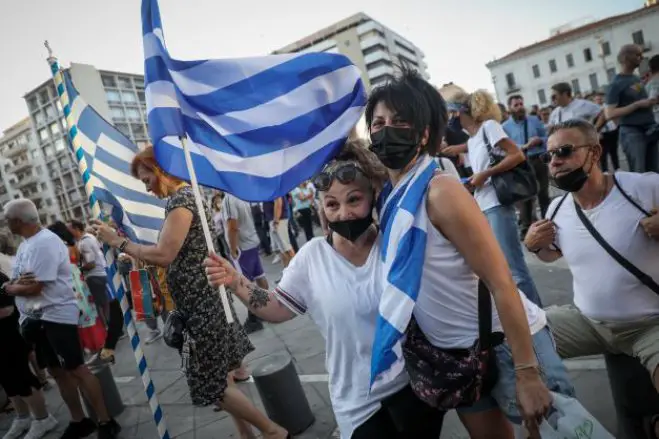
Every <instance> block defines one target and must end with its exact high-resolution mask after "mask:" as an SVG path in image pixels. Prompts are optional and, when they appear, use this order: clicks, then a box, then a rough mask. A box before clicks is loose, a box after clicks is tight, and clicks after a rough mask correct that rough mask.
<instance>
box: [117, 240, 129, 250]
mask: <svg viewBox="0 0 659 439" xmlns="http://www.w3.org/2000/svg"><path fill="white" fill-rule="evenodd" d="M129 243H130V241H129V240H128V239H124V240H123V242H122V243H121V244H120V245H119V251H120V252H122V253H123V252H125V251H126V247H128V244H129Z"/></svg>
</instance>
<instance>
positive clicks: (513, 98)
mask: <svg viewBox="0 0 659 439" xmlns="http://www.w3.org/2000/svg"><path fill="white" fill-rule="evenodd" d="M515 99H521V100H524V96H522V95H512V96H510V97H509V98H508V107H510V103H511V102H512V101H514V100H515Z"/></svg>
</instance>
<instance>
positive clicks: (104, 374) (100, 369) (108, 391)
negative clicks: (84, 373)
mask: <svg viewBox="0 0 659 439" xmlns="http://www.w3.org/2000/svg"><path fill="white" fill-rule="evenodd" d="M90 369H91V372H92V373H93V374H94V376H95V377H96V378H98V381H99V382H100V384H101V390H102V391H103V401H105V408H106V409H107V411H108V414H109V415H110V417H111V418H116V417H117V416H119V415H120V414H121V413H122V412H123V411H124V408H125V406H124V403H123V401H122V400H121V395H120V394H119V389H117V383H115V382H114V376H112V369H110V366H108V365H107V364H102V365H100V366H95V367H91V368H90ZM82 401H83V404H84V406H85V410H86V411H87V416H89V417H90V418H91V419H92V420H94V421H98V416H96V413H95V412H94V409H93V408H92V406H91V404H90V403H89V401H87V397H86V396H85V395H84V394H83V395H82Z"/></svg>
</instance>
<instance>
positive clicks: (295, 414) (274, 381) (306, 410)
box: [250, 354, 316, 435]
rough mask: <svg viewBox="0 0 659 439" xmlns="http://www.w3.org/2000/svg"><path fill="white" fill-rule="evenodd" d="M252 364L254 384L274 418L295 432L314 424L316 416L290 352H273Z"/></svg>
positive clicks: (297, 432)
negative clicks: (273, 353) (274, 353)
mask: <svg viewBox="0 0 659 439" xmlns="http://www.w3.org/2000/svg"><path fill="white" fill-rule="evenodd" d="M250 366H251V368H252V377H253V378H254V384H255V385H256V389H257V390H258V392H259V395H260V396H261V401H262V402H263V407H264V408H265V411H266V413H267V414H268V417H269V418H270V419H272V420H273V421H274V422H276V423H277V424H279V425H281V426H282V427H283V428H285V429H286V430H288V432H289V433H291V434H293V435H296V434H300V433H302V432H303V431H305V430H306V429H307V428H309V427H310V426H311V424H313V423H314V421H315V420H316V419H315V417H314V415H313V413H312V412H311V407H309V401H307V397H306V395H305V394H304V389H302V383H301V382H300V377H299V376H298V375H297V372H296V371H295V365H294V364H293V361H292V359H291V357H290V356H289V355H287V354H277V355H272V356H270V357H269V358H266V359H264V360H262V361H260V362H258V363H256V364H255V365H250Z"/></svg>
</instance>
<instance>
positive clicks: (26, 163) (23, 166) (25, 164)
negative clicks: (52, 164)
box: [8, 160, 32, 174]
mask: <svg viewBox="0 0 659 439" xmlns="http://www.w3.org/2000/svg"><path fill="white" fill-rule="evenodd" d="M31 166H32V163H30V161H29V160H21V161H20V162H18V163H16V164H15V165H14V166H10V167H9V170H8V172H9V173H10V174H16V173H17V172H20V171H22V170H24V169H27V168H30V167H31Z"/></svg>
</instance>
